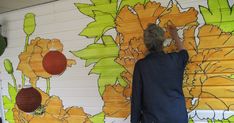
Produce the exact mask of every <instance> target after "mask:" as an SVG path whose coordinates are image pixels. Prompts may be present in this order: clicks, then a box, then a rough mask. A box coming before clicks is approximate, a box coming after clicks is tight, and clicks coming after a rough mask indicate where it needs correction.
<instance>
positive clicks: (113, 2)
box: [75, 0, 118, 18]
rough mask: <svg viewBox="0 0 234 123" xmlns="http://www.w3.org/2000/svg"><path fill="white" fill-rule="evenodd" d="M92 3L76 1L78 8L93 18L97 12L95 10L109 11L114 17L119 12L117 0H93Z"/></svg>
mask: <svg viewBox="0 0 234 123" xmlns="http://www.w3.org/2000/svg"><path fill="white" fill-rule="evenodd" d="M91 2H92V4H86V3H75V6H76V7H77V9H78V10H79V11H80V12H81V13H83V14H85V15H87V16H90V17H92V18H94V17H95V14H94V13H93V11H96V10H97V11H101V12H104V13H109V14H111V15H112V16H113V17H115V16H116V12H117V5H118V4H117V0H91Z"/></svg>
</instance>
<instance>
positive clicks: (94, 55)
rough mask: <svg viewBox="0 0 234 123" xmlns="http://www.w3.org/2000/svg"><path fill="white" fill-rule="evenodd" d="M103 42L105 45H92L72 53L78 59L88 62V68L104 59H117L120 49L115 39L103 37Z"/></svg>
mask: <svg viewBox="0 0 234 123" xmlns="http://www.w3.org/2000/svg"><path fill="white" fill-rule="evenodd" d="M102 40H103V42H104V44H101V43H96V44H91V45H88V46H87V47H86V48H84V49H82V50H78V51H72V53H73V55H75V56H76V57H79V58H81V59H84V60H87V61H86V66H89V65H90V64H93V63H95V62H97V61H99V60H100V59H102V58H107V57H117V56H118V52H119V49H118V46H117V44H116V43H115V41H114V39H113V38H112V37H111V36H103V37H102Z"/></svg>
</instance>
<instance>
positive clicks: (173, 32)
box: [167, 25, 185, 51]
mask: <svg viewBox="0 0 234 123" xmlns="http://www.w3.org/2000/svg"><path fill="white" fill-rule="evenodd" d="M167 28H168V31H169V33H170V35H171V38H172V39H173V40H175V42H176V46H177V49H178V50H179V51H180V50H183V49H185V47H184V45H183V43H182V42H181V41H180V38H179V36H178V33H177V28H176V27H175V26H174V25H168V27H167Z"/></svg>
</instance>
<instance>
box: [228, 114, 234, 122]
mask: <svg viewBox="0 0 234 123" xmlns="http://www.w3.org/2000/svg"><path fill="white" fill-rule="evenodd" d="M228 120H229V121H230V122H231V123H232V122H234V115H232V116H230V117H229V118H228Z"/></svg>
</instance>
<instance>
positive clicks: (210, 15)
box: [199, 0, 234, 32]
mask: <svg viewBox="0 0 234 123" xmlns="http://www.w3.org/2000/svg"><path fill="white" fill-rule="evenodd" d="M207 4H208V8H206V7H204V6H201V5H200V6H199V8H200V12H201V14H202V16H203V19H204V20H205V22H206V23H207V24H213V25H216V26H219V27H220V28H221V29H222V30H223V31H224V32H234V13H233V11H234V5H232V7H230V5H229V2H228V0H215V2H214V0H207ZM231 25H232V26H231Z"/></svg>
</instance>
